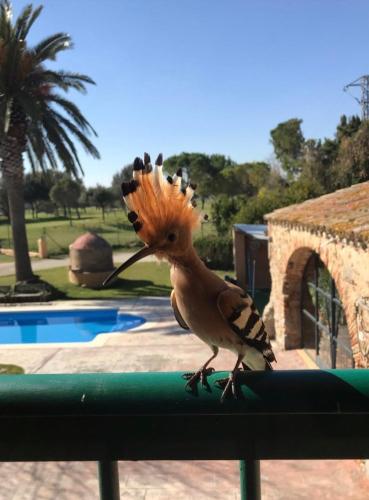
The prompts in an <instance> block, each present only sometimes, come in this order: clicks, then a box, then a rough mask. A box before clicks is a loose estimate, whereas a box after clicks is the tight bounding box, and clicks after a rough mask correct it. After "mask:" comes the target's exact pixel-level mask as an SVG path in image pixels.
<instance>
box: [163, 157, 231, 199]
mask: <svg viewBox="0 0 369 500" xmlns="http://www.w3.org/2000/svg"><path fill="white" fill-rule="evenodd" d="M231 165H235V164H234V162H232V160H231V159H230V158H227V157H226V156H224V155H211V156H209V155H206V154H203V153H181V154H180V155H175V156H171V157H169V158H167V160H165V162H164V168H165V170H166V171H167V172H169V173H170V175H172V174H173V173H175V172H176V171H177V170H178V169H179V168H180V169H182V173H183V176H184V180H185V181H188V180H190V181H191V182H193V183H195V184H197V186H198V188H197V191H196V193H197V195H198V196H199V197H200V198H201V201H202V204H203V206H204V202H205V200H206V199H207V198H209V197H210V196H215V195H217V194H219V193H222V192H224V178H223V177H222V175H221V172H222V170H223V169H225V168H227V167H229V166H231Z"/></svg>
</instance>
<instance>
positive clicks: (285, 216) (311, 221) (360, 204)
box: [265, 182, 369, 240]
mask: <svg viewBox="0 0 369 500" xmlns="http://www.w3.org/2000/svg"><path fill="white" fill-rule="evenodd" d="M265 219H266V220H267V221H268V222H272V223H273V222H276V223H284V224H287V225H291V226H303V227H304V228H305V229H307V230H314V231H316V230H324V231H327V232H329V233H332V234H336V235H338V236H342V237H347V238H349V239H355V238H357V237H359V239H361V240H369V182H363V183H361V184H355V185H354V186H351V187H349V188H345V189H340V190H339V191H335V192H334V193H330V194H326V195H324V196H320V197H319V198H315V199H312V200H307V201H305V202H303V203H299V204H296V205H289V206H288V207H284V208H279V209H278V210H274V212H271V213H270V214H267V215H266V216H265Z"/></svg>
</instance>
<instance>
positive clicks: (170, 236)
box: [167, 233, 177, 242]
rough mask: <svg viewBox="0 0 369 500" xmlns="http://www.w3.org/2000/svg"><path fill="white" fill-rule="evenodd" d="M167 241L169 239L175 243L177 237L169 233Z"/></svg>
mask: <svg viewBox="0 0 369 500" xmlns="http://www.w3.org/2000/svg"><path fill="white" fill-rule="evenodd" d="M167 239H168V241H171V242H173V241H176V239H177V236H176V235H175V234H174V233H169V234H168V236H167Z"/></svg>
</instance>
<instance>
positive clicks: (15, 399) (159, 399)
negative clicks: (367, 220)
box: [0, 370, 369, 460]
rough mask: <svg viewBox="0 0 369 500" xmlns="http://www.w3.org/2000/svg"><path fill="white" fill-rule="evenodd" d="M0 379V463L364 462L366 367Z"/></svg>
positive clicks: (368, 395)
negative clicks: (201, 378)
mask: <svg viewBox="0 0 369 500" xmlns="http://www.w3.org/2000/svg"><path fill="white" fill-rule="evenodd" d="M225 375H226V373H215V374H213V375H211V376H210V377H209V386H208V387H207V388H205V387H201V385H200V386H199V387H198V391H196V392H194V393H190V392H187V391H186V390H185V381H184V380H183V379H182V378H181V373H179V372H175V373H122V374H106V373H104V374H102V373H99V374H75V375H25V376H22V375H16V376H3V377H1V378H0V460H116V459H137V460H139V459H238V458H251V459H261V458H353V457H356V458H360V457H369V433H368V432H367V429H368V427H369V370H296V371H290V370H289V371H275V372H247V373H244V374H241V375H240V377H239V399H237V400H234V399H232V398H230V399H228V400H226V401H225V402H224V403H221V402H220V395H221V389H219V388H218V387H216V385H215V381H216V380H217V379H218V378H220V377H224V376H225Z"/></svg>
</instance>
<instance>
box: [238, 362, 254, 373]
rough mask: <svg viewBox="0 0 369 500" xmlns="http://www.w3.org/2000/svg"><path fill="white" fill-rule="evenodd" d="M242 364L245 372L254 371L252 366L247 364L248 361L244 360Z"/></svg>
mask: <svg viewBox="0 0 369 500" xmlns="http://www.w3.org/2000/svg"><path fill="white" fill-rule="evenodd" d="M241 365H242V368H243V371H244V372H248V371H252V370H251V368H250V367H249V366H247V364H246V363H244V362H242V363H241Z"/></svg>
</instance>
